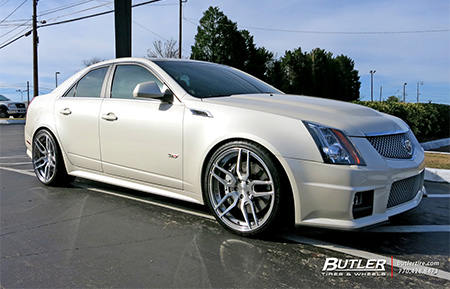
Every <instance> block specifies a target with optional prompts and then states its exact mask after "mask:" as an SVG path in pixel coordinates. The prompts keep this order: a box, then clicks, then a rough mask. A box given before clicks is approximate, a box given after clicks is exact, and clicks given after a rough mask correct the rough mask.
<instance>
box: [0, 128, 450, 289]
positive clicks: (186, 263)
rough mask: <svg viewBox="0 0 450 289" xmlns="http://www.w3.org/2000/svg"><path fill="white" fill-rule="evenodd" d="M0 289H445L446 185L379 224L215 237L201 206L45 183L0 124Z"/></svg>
mask: <svg viewBox="0 0 450 289" xmlns="http://www.w3.org/2000/svg"><path fill="white" fill-rule="evenodd" d="M0 138H1V140H0V187H1V192H0V206H1V207H0V245H1V247H0V252H1V265H0V288H78V287H80V288H89V287H94V288H99V287H101V288H231V287H232V288H330V287H333V288H360V287H369V288H393V287H396V288H398V287H402V288H445V287H447V288H449V287H450V273H449V272H450V256H449V255H450V254H449V253H450V248H449V247H450V245H449V244H450V240H449V239H450V226H449V225H450V215H449V208H450V206H449V202H450V198H449V196H450V191H449V190H450V186H449V184H442V183H431V182H427V183H426V187H427V190H428V194H429V197H427V198H424V200H423V201H422V203H421V204H420V206H419V207H418V208H416V209H414V210H411V211H409V212H406V213H404V214H402V215H399V216H397V217H395V218H392V219H391V220H390V222H389V223H388V224H385V225H381V226H377V227H373V228H369V229H366V230H361V231H353V232H344V231H336V230H322V229H315V228H308V227H297V228H295V229H291V230H288V231H283V232H280V233H279V234H278V235H276V236H272V237H270V238H266V239H251V238H241V237H239V236H236V235H233V234H231V233H228V232H227V231H225V230H224V229H223V228H222V227H221V226H220V225H219V224H218V223H217V222H216V221H215V220H214V218H213V217H212V215H211V214H210V213H209V212H208V211H207V209H206V208H205V207H203V206H199V205H193V204H189V203H184V202H180V201H174V200H171V199H166V198H162V197H158V196H154V195H150V194H145V193H141V192H137V191H132V190H126V189H122V188H119V187H114V186H108V185H104V184H100V183H96V182H91V181H87V180H83V179H76V181H75V182H73V183H72V184H71V185H70V186H69V187H45V186H43V185H42V184H41V183H40V182H39V181H38V180H37V179H36V177H35V176H34V173H33V170H32V166H31V162H30V160H29V158H28V157H27V156H26V154H25V145H24V140H23V125H0Z"/></svg>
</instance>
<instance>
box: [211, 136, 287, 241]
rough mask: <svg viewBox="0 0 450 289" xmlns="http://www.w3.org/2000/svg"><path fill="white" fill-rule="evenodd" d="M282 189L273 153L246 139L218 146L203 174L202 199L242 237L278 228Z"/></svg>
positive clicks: (230, 228)
mask: <svg viewBox="0 0 450 289" xmlns="http://www.w3.org/2000/svg"><path fill="white" fill-rule="evenodd" d="M282 190H283V188H282V182H281V177H280V173H279V172H278V167H277V165H276V162H275V161H274V158H273V156H272V155H271V154H270V153H269V152H268V151H267V150H266V149H264V148H263V147H261V146H259V145H257V144H254V143H251V142H246V141H234V142H230V143H228V144H225V145H223V146H222V147H220V148H219V149H218V150H217V151H216V152H215V153H214V154H213V155H212V157H211V159H210V161H209V163H208V165H207V168H206V172H205V175H204V188H203V191H204V194H205V199H206V201H207V204H208V206H209V208H210V209H211V211H212V212H213V214H214V216H215V218H216V219H217V220H218V222H219V223H220V224H222V225H223V226H224V227H225V228H227V229H228V230H230V231H232V232H233V233H236V234H238V235H243V236H253V235H261V234H265V233H267V232H269V231H272V230H273V229H275V227H277V226H276V224H277V223H278V221H279V218H280V215H281V214H280V213H281V212H280V207H281V200H282V198H283V196H282Z"/></svg>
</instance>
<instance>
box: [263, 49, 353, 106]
mask: <svg viewBox="0 0 450 289" xmlns="http://www.w3.org/2000/svg"><path fill="white" fill-rule="evenodd" d="M280 62H281V65H280V68H279V72H277V73H281V74H282V75H281V76H276V78H277V79H278V80H280V79H281V80H282V81H281V86H278V87H279V88H280V89H281V90H283V91H285V92H287V93H292V94H305V95H311V96H318V97H323V98H331V99H339V100H345V101H352V100H357V99H358V98H359V88H360V86H361V82H360V81H359V75H358V71H357V70H355V69H354V62H353V60H352V59H350V58H348V57H347V56H344V55H341V56H338V57H333V54H332V53H331V52H327V51H325V50H323V49H320V48H316V49H313V50H312V51H311V52H309V53H303V52H302V50H301V48H297V49H295V50H294V51H286V52H285V54H284V56H283V57H282V58H281V60H280ZM272 78H274V76H273V75H272ZM274 85H276V84H274Z"/></svg>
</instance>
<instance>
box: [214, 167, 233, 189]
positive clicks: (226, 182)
mask: <svg viewBox="0 0 450 289" xmlns="http://www.w3.org/2000/svg"><path fill="white" fill-rule="evenodd" d="M215 169H218V170H219V171H221V172H222V173H224V174H225V175H226V176H228V177H229V178H230V179H229V180H225V179H223V178H221V177H220V176H219V175H217V174H216V173H215V172H214V170H215ZM211 175H212V176H213V177H214V178H216V180H218V181H219V182H220V183H221V184H222V185H224V186H225V187H234V186H235V184H236V178H235V176H234V175H233V174H232V173H230V172H229V171H227V170H226V169H224V168H221V167H219V166H218V165H214V166H213V169H212V170H211Z"/></svg>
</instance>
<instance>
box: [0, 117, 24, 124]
mask: <svg viewBox="0 0 450 289" xmlns="http://www.w3.org/2000/svg"><path fill="white" fill-rule="evenodd" d="M0 124H25V119H24V118H2V119H0Z"/></svg>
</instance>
